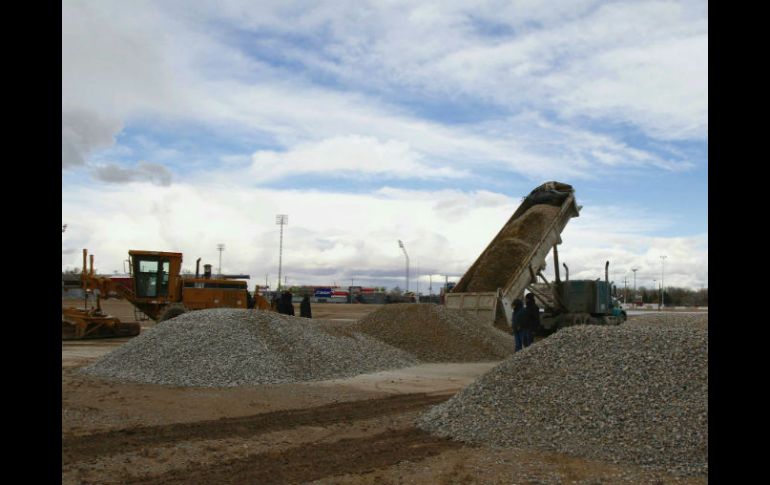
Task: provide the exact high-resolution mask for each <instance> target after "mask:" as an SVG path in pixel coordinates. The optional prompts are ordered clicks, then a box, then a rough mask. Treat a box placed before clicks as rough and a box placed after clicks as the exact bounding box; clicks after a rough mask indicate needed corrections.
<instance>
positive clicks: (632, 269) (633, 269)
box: [631, 268, 639, 302]
mask: <svg viewBox="0 0 770 485" xmlns="http://www.w3.org/2000/svg"><path fill="white" fill-rule="evenodd" d="M637 270H639V268H631V271H633V272H634V302H636V272H637Z"/></svg>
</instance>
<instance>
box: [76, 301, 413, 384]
mask: <svg viewBox="0 0 770 485" xmlns="http://www.w3.org/2000/svg"><path fill="white" fill-rule="evenodd" d="M417 363H418V362H417V359H416V358H415V357H414V356H412V355H409V354H408V353H407V352H404V351H403V350H399V349H396V348H393V347H390V346H388V345H386V344H383V343H382V342H379V341H378V340H376V339H373V338H372V337H369V336H367V335H361V334H358V335H356V334H350V335H340V334H337V335H333V334H330V333H328V332H325V331H324V330H323V329H322V328H321V327H319V326H318V325H314V324H311V323H310V322H309V321H308V320H307V319H303V318H298V317H290V316H286V315H280V314H278V313H274V312H263V311H254V310H244V309H230V308H217V309H210V310H198V311H194V312H188V313H185V314H183V315H180V316H178V317H176V318H173V319H171V320H167V321H165V322H163V323H160V324H158V325H157V326H156V327H154V328H151V329H149V330H147V331H145V332H143V333H142V334H141V335H139V336H138V337H135V338H133V339H131V340H130V341H129V342H127V343H126V344H124V345H123V346H121V347H119V348H117V349H116V350H114V351H112V352H110V353H109V354H107V355H105V356H104V357H103V358H102V359H100V360H98V361H96V362H95V363H93V364H91V365H90V366H87V367H84V368H83V370H82V371H83V372H85V373H87V374H91V375H96V376H100V377H109V378H116V379H121V380H129V381H137V382H146V383H153V384H165V385H173V386H201V387H227V386H240V385H254V384H278V383H287V382H301V381H314V380H324V379H335V378H341V377H350V376H354V375H358V374H365V373H369V372H377V371H380V370H386V369H395V368H401V367H407V366H410V365H415V364H417Z"/></svg>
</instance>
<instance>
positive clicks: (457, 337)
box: [329, 303, 515, 362]
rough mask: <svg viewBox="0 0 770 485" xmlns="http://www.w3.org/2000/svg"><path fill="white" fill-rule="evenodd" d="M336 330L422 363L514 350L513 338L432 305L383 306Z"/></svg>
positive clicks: (492, 356) (495, 356) (485, 357)
mask: <svg viewBox="0 0 770 485" xmlns="http://www.w3.org/2000/svg"><path fill="white" fill-rule="evenodd" d="M335 327H336V330H337V331H340V332H350V333H363V334H366V335H369V336H371V337H374V338H376V339H379V340H381V341H382V342H385V343H386V344H388V345H392V346H393V347H396V348H399V349H402V350H404V351H406V352H409V353H410V354H412V355H414V356H416V357H417V358H418V359H420V360H421V361H423V362H482V361H495V360H502V359H505V358H506V357H509V356H510V355H511V354H513V351H514V348H515V345H514V340H513V337H512V336H511V335H510V334H509V333H505V332H503V331H501V330H498V329H497V328H495V327H494V326H493V325H492V324H491V323H488V322H486V321H484V320H482V319H480V318H478V317H475V316H473V315H471V314H468V313H460V312H459V311H457V310H449V309H447V308H446V307H444V306H443V305H436V304H433V303H421V304H414V303H396V304H392V305H385V306H383V307H382V308H380V309H378V310H377V311H374V312H372V313H369V314H368V315H365V316H364V317H363V318H361V319H360V320H359V321H357V322H356V323H354V324H352V325H348V326H346V327H343V326H341V325H336V326H335ZM329 328H330V329H331V326H330V325H329Z"/></svg>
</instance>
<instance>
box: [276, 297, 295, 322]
mask: <svg viewBox="0 0 770 485" xmlns="http://www.w3.org/2000/svg"><path fill="white" fill-rule="evenodd" d="M292 298H293V295H292V294H291V291H284V292H283V294H282V295H281V298H280V299H279V300H278V313H283V314H284V315H291V316H294V305H293V304H292V302H291V300H292Z"/></svg>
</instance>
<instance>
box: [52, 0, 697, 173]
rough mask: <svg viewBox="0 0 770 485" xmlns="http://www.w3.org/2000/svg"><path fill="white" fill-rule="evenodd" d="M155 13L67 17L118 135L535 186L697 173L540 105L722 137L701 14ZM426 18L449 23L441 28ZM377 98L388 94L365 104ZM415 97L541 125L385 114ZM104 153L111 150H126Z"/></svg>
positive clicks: (82, 64)
mask: <svg viewBox="0 0 770 485" xmlns="http://www.w3.org/2000/svg"><path fill="white" fill-rule="evenodd" d="M143 5H144V6H143V7H142V9H141V10H138V7H136V6H135V5H134V4H130V5H129V4H122V3H109V2H97V3H76V4H75V3H72V4H70V3H68V4H66V5H65V6H64V9H65V10H64V12H63V46H62V57H63V74H62V76H63V81H62V92H63V106H65V107H67V106H78V107H81V108H82V109H86V108H87V109H88V110H89V112H93V113H95V114H96V115H99V116H102V117H104V118H107V119H115V120H118V122H119V123H120V122H122V123H125V122H126V121H127V120H139V119H152V118H155V117H161V118H163V119H169V120H172V119H178V120H184V121H185V122H194V123H202V124H204V125H205V126H207V127H209V128H210V129H213V130H215V131H218V132H219V133H220V134H223V135H224V136H233V135H234V134H237V136H239V137H241V138H242V139H247V138H248V137H249V136H251V137H252V138H253V137H255V135H259V136H260V137H261V138H263V139H267V140H272V141H273V142H274V143H272V145H278V146H281V147H283V148H282V149H281V150H274V151H275V152H276V153H275V154H273V156H279V155H278V154H279V153H280V154H283V153H287V154H288V155H282V156H283V157H286V156H288V157H289V158H291V155H292V154H295V155H296V154H298V153H299V152H300V151H302V150H309V148H308V146H312V145H314V144H315V145H316V147H315V150H316V151H319V150H323V149H324V147H325V146H330V145H335V146H337V147H340V148H342V150H343V151H346V152H355V150H356V147H357V146H358V145H359V144H358V142H357V141H356V140H360V139H362V138H374V139H377V140H378V143H379V144H380V145H381V144H385V145H386V146H387V147H388V149H389V150H392V149H394V148H393V147H396V146H398V147H404V146H408V148H406V149H400V148H399V149H398V150H400V153H399V157H397V158H396V159H395V160H403V161H404V163H405V164H406V165H407V166H414V165H419V164H425V165H429V166H431V167H433V168H434V170H435V169H436V168H438V169H443V170H445V173H444V174H442V175H445V176H451V174H456V173H462V172H463V171H464V170H466V167H467V166H468V164H472V165H474V166H479V167H480V166H488V167H493V168H504V169H506V170H512V171H515V172H519V173H524V174H527V175H528V176H530V177H533V178H551V177H554V174H560V175H562V176H569V177H590V176H592V173H593V172H594V171H593V170H592V169H591V168H590V167H591V166H592V165H593V164H596V163H598V164H603V165H607V166H616V167H619V166H626V165H632V166H644V165H653V166H656V167H662V168H666V169H670V170H678V169H682V168H687V167H688V166H689V165H690V164H689V162H687V161H684V162H672V161H670V160H662V159H660V157H659V156H658V155H654V154H652V153H650V152H647V151H645V150H641V149H638V148H634V147H629V146H626V145H625V144H623V143H621V142H618V141H616V140H614V139H613V138H612V137H610V136H608V135H599V134H597V133H594V132H592V131H591V130H587V129H581V128H577V127H576V125H572V124H570V123H571V122H569V123H567V122H562V123H556V122H546V121H545V119H544V118H543V116H542V115H539V114H537V111H536V110H538V109H541V108H548V109H556V110H557V111H558V112H561V113H562V114H563V115H564V116H567V117H576V116H581V115H587V116H599V117H612V118H620V119H623V120H626V118H627V117H628V116H630V117H631V119H629V121H631V122H634V123H637V124H638V125H639V126H640V127H641V128H643V129H645V130H647V131H648V132H650V133H652V134H654V135H655V136H660V137H662V138H682V137H691V136H701V135H702V133H703V132H704V130H705V126H706V120H705V118H704V115H705V113H706V112H707V110H706V99H705V97H704V96H703V94H704V89H705V88H706V87H707V84H705V81H702V80H700V79H705V78H704V77H703V76H702V74H703V73H704V70H703V69H704V67H703V63H702V62H700V60H701V57H699V56H701V54H702V51H703V48H702V47H703V46H702V43H703V42H702V41H701V40H700V39H705V27H704V25H705V24H704V22H703V21H702V15H701V16H695V18H694V19H693V20H692V21H690V20H688V19H687V18H686V14H687V13H688V12H689V10H687V9H686V8H679V7H676V6H673V7H672V5H671V4H669V3H660V2H652V3H648V4H643V5H625V4H619V5H609V6H602V7H601V8H594V6H593V4H592V3H591V2H588V3H581V4H576V5H572V6H562V7H557V8H554V9H553V10H551V9H543V8H541V7H539V6H536V5H532V4H529V3H527V2H524V3H518V4H513V5H512V6H500V5H497V4H495V3H489V4H483V5H481V6H480V7H479V8H478V9H476V8H474V9H473V10H469V9H468V7H467V5H465V4H463V2H457V3H449V4H446V3H444V2H442V3H431V4H426V5H422V6H412V5H409V4H402V3H400V2H393V3H390V4H381V3H379V2H378V3H376V4H372V5H368V6H367V5H364V6H363V7H360V6H359V7H358V8H354V9H351V10H349V11H341V10H340V8H339V6H338V5H336V4H335V5H332V4H320V5H318V6H316V7H315V8H312V9H303V8H298V7H296V6H291V5H285V4H284V3H282V2H281V3H275V4H271V3H261V4H260V5H259V6H254V5H253V4H251V3H249V4H248V6H247V5H246V4H243V3H240V2H226V3H225V4H224V5H222V6H221V7H220V6H219V5H218V6H217V8H216V9H214V10H215V11H213V10H211V7H210V6H207V5H205V4H203V5H197V6H196V5H195V4H192V5H191V6H190V8H185V9H184V10H183V12H179V11H176V10H174V9H175V8H179V7H180V6H181V4H173V3H172V4H166V5H164V6H157V5H155V4H143ZM185 5H186V4H185ZM592 8H593V10H592ZM163 9H165V10H163ZM212 14H214V18H219V19H221V18H223V17H224V18H225V19H227V22H231V26H232V25H237V26H241V27H249V28H252V29H254V28H260V29H262V31H261V32H260V34H261V36H260V37H259V38H258V40H254V42H255V45H256V47H259V45H260V43H261V42H264V43H268V45H270V44H269V43H275V45H276V48H278V49H281V50H280V52H281V53H282V54H284V55H287V56H291V52H292V51H294V52H296V55H297V56H299V57H298V58H297V60H299V62H301V63H305V65H307V66H309V67H310V68H312V69H318V68H322V69H326V68H328V69H330V70H331V71H332V72H333V74H334V75H335V76H339V77H340V79H341V80H342V81H343V83H344V82H349V83H350V84H349V85H343V86H341V89H339V90H338V89H335V88H334V87H333V85H332V87H327V88H321V87H317V86H314V85H313V84H312V82H311V81H310V80H309V79H310V78H308V77H306V76H307V74H306V73H303V72H301V71H288V70H285V69H283V68H280V67H272V66H270V65H269V64H266V63H265V62H262V61H260V60H259V59H258V58H253V57H250V56H249V50H250V49H253V48H254V47H250V46H248V44H247V43H245V42H242V43H240V44H239V45H232V44H230V43H229V42H230V41H229V40H226V39H227V34H229V32H228V31H226V30H223V31H216V30H214V31H211V30H209V31H206V30H205V29H204V28H203V26H205V25H206V23H207V22H208V21H209V20H210V17H206V16H205V15H212ZM197 16H201V17H197ZM404 18H406V19H407V21H406V22H405V21H404ZM427 18H430V19H432V20H431V22H429V23H428V24H425V19H427ZM473 19H482V20H484V21H487V22H497V23H499V24H501V25H509V26H511V28H513V29H514V31H515V32H516V33H517V37H515V38H513V39H510V38H505V37H503V38H501V39H499V40H498V39H497V38H496V37H494V36H493V37H489V36H485V35H483V34H480V33H479V32H478V29H477V28H476V27H474V22H475V20H473ZM529 24H532V25H535V27H528V25H529ZM212 32H216V33H217V36H214V35H212ZM321 32H324V33H325V34H326V35H327V37H325V38H324V39H323V43H322V44H320V46H319V47H318V49H316V50H306V49H304V48H301V47H300V45H302V44H295V43H291V42H288V41H286V40H285V39H286V38H285V37H281V35H287V36H289V37H291V36H292V35H293V36H294V37H296V36H297V35H307V36H309V37H310V38H315V37H317V36H319V35H321ZM629 32H630V34H629ZM647 34H649V35H648V36H647V37H645V35H647ZM688 36H689V37H688ZM292 38H293V37H292ZM688 39H695V40H693V41H688ZM651 42H652V43H651ZM241 49H243V50H241ZM319 49H320V50H319ZM626 54H628V56H629V57H628V59H629V60H624V59H626V58H625V55H626ZM663 54H665V55H663ZM684 58H686V59H691V60H689V61H687V62H683V59H684ZM288 59H291V57H289V58H288ZM686 59H685V60H686ZM319 62H320V63H321V64H320V65H319V64H318V63H319ZM324 66H325V67H324ZM688 66H689V67H688ZM706 67H707V64H706ZM625 71H628V72H629V73H630V74H623V72H625ZM660 72H664V73H666V75H665V76H661V75H659V73H660ZM631 73H632V74H631ZM693 79H696V80H698V81H693ZM693 82H696V84H695V85H694V87H693V86H691V85H692V84H693ZM370 83H373V84H372V85H374V86H377V87H378V89H382V90H383V93H385V94H386V95H385V96H379V97H378V98H374V97H370V96H365V95H363V94H355V92H356V90H363V91H365V90H366V87H367V86H369V85H370ZM602 86H603V87H602ZM599 87H602V89H599ZM349 88H353V89H352V91H351V90H349ZM691 88H692V89H691ZM402 89H406V90H407V91H408V92H412V94H414V93H415V92H418V93H420V94H421V95H426V96H427V97H428V98H432V99H434V100H436V99H441V98H442V97H446V99H447V100H448V101H450V102H451V101H453V100H456V99H455V94H462V95H467V96H470V98H468V99H469V100H470V101H474V100H476V101H478V100H487V101H488V100H492V101H494V102H496V103H498V104H499V105H500V106H503V107H506V109H507V108H512V109H513V107H516V106H519V105H522V104H523V105H527V106H529V111H526V112H523V113H522V112H521V111H520V110H519V108H516V111H515V113H516V114H502V115H496V116H495V117H493V118H491V119H488V120H486V121H483V122H480V123H476V124H464V125H454V126H448V125H443V124H441V123H439V122H431V121H425V120H423V119H420V117H419V116H418V115H415V114H412V113H409V112H406V111H404V110H403V109H401V108H396V107H394V105H392V104H389V103H388V102H387V101H386V100H387V99H388V96H387V95H389V94H397V93H398V92H399V91H400V90H402ZM415 90H416V91H415ZM604 90H606V91H607V95H606V96H605V95H603V91H604ZM453 93H454V94H453ZM674 98H676V99H678V100H680V101H679V102H672V99H674ZM396 99H397V98H396ZM66 109H69V108H66ZM531 118H534V119H535V122H534V123H530V119H531ZM67 125H68V124H67V123H65V127H64V128H63V133H64V131H66V130H69V129H70V128H69V127H68V126H67ZM111 126H112V125H111ZM117 126H119V125H117ZM75 132H77V131H75ZM107 132H108V133H109V134H110V135H114V134H115V131H114V129H113V130H112V131H109V130H107ZM565 135H566V136H565ZM63 138H73V137H72V136H69V137H64V136H63ZM99 140H100V144H98V145H94V146H98V147H103V146H104V143H108V142H110V140H108V139H107V138H105V137H104V136H100V137H99ZM344 142H347V143H344ZM298 144H300V145H302V146H301V147H297V145H298ZM74 145H75V144H74V142H73V143H70V142H67V145H66V146H65V142H63V153H65V154H66V156H65V155H63V164H64V163H65V161H64V160H65V158H67V159H68V160H76V161H78V162H79V163H82V162H80V161H81V160H82V159H84V158H85V157H84V156H79V157H78V156H71V155H70V154H71V153H81V152H83V150H81V151H80V152H77V151H75V150H72V149H71V148H70V147H71V146H74ZM380 145H378V148H382V146H380ZM89 149H90V148H89ZM86 152H88V151H87V150H86ZM264 155H265V156H269V155H270V154H269V153H267V154H264ZM291 160H292V163H295V164H298V162H297V160H294V159H291ZM299 166H302V167H305V168H309V166H307V165H302V164H299ZM357 168H358V169H361V168H365V166H364V165H359V166H358V167H357ZM362 173H364V174H365V173H367V172H366V170H364V171H363V172H362Z"/></svg>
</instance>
